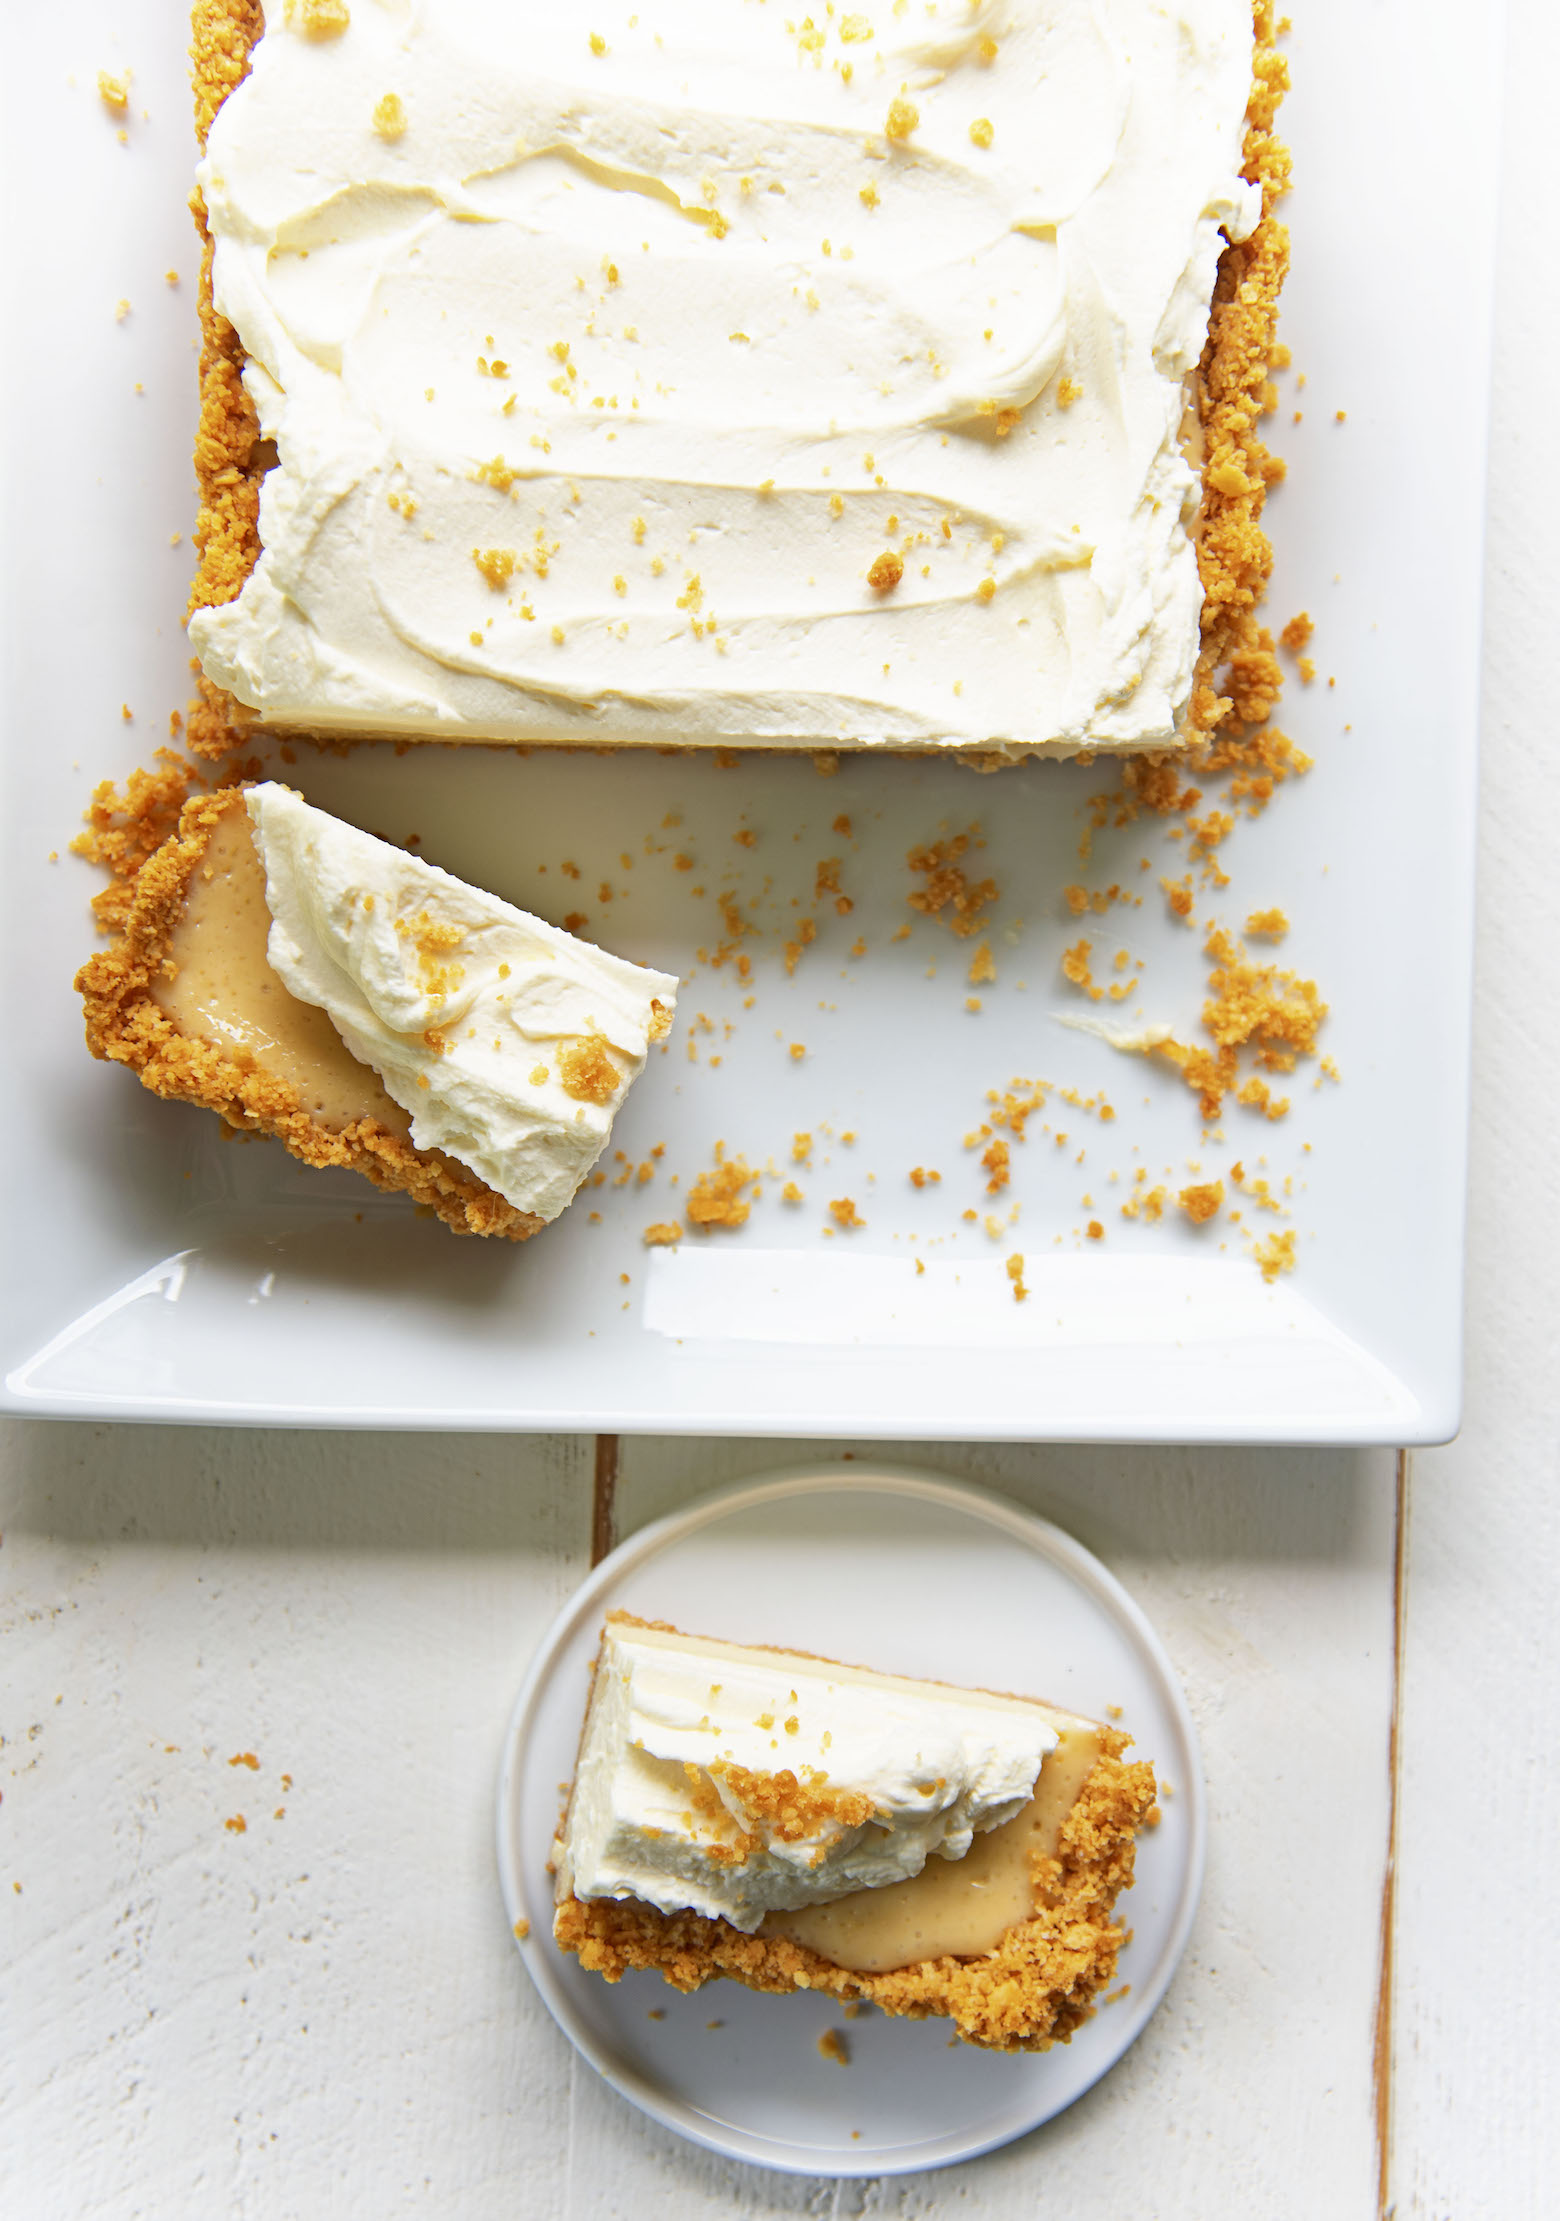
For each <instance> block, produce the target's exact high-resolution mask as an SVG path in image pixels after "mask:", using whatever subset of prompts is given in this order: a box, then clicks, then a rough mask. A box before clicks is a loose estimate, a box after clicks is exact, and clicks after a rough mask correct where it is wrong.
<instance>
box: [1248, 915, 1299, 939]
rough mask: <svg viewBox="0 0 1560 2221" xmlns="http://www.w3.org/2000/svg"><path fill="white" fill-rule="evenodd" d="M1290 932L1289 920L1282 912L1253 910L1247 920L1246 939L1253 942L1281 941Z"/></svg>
mask: <svg viewBox="0 0 1560 2221" xmlns="http://www.w3.org/2000/svg"><path fill="white" fill-rule="evenodd" d="M1288 931H1289V920H1288V919H1287V918H1286V917H1285V915H1284V913H1283V911H1282V910H1253V911H1252V913H1251V915H1250V917H1249V918H1247V920H1246V938H1247V939H1248V940H1251V941H1281V940H1282V939H1283V938H1284V935H1285V934H1286V933H1287V932H1288Z"/></svg>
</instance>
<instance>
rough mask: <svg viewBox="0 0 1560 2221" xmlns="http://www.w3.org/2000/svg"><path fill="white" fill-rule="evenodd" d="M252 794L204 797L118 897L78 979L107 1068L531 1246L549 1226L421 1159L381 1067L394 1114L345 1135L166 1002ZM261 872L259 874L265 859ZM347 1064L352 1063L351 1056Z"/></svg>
mask: <svg viewBox="0 0 1560 2221" xmlns="http://www.w3.org/2000/svg"><path fill="white" fill-rule="evenodd" d="M244 793H245V790H244V789H243V788H242V787H223V788H219V789H218V790H217V791H216V792H214V793H210V794H199V795H195V796H192V797H191V798H190V799H189V800H187V801H186V802H185V803H184V805H183V808H182V809H181V811H180V813H179V819H178V825H177V828H176V830H175V831H174V832H173V833H172V834H170V835H169V836H168V837H167V838H166V839H164V840H163V841H162V842H161V843H160V845H159V846H157V847H156V848H154V849H153V850H152V852H151V854H149V855H148V856H147V857H146V858H145V861H144V862H142V863H141V865H140V868H139V870H138V871H137V872H136V873H135V875H134V877H133V879H132V880H131V881H130V882H129V884H128V886H126V887H123V888H121V889H119V890H117V897H118V902H117V907H118V913H119V916H120V918H121V919H122V924H121V930H120V932H119V934H118V937H117V938H116V939H115V940H114V942H113V943H112V944H111V945H110V946H109V947H107V948H104V949H99V950H98V951H97V952H96V953H95V954H94V955H93V956H91V957H89V958H88V960H87V962H86V963H85V964H83V965H82V967H81V969H80V971H79V972H78V973H77V975H76V982H75V984H76V990H77V992H78V993H79V994H80V995H81V997H82V999H83V1003H84V1006H85V1018H86V1039H87V1047H88V1048H89V1049H90V1050H91V1052H92V1054H93V1055H94V1056H95V1057H98V1058H101V1059H102V1060H103V1061H105V1062H107V1063H112V1064H120V1065H123V1066H125V1067H126V1068H127V1069H128V1070H129V1071H131V1072H133V1073H134V1074H135V1076H136V1077H137V1079H139V1080H140V1082H141V1084H142V1086H143V1087H147V1088H150V1089H151V1091H152V1092H153V1093H154V1094H156V1095H162V1096H166V1097H168V1098H170V1099H171V1100H174V1101H177V1102H185V1103H193V1104H196V1105H198V1106H199V1107H200V1108H202V1109H205V1110H212V1111H215V1112H216V1113H217V1115H218V1116H219V1117H220V1118H221V1119H222V1120H223V1122H224V1124H225V1125H227V1126H229V1127H230V1128H233V1129H234V1130H236V1131H237V1132H240V1133H253V1134H269V1135H271V1136H273V1137H274V1138H275V1139H276V1140H278V1141H280V1142H281V1143H282V1144H283V1146H284V1147H285V1148H286V1149H287V1150H288V1151H289V1152H290V1154H291V1155H293V1156H294V1157H296V1158H298V1159H299V1160H300V1162H302V1163H303V1164H306V1165H310V1166H313V1167H314V1168H315V1169H317V1170H324V1169H328V1168H339V1169H343V1170H346V1171H351V1172H359V1173H361V1174H362V1175H363V1176H364V1177H365V1178H366V1179H368V1180H371V1181H372V1182H373V1183H374V1185H375V1187H378V1188H382V1189H385V1190H387V1191H389V1192H392V1193H397V1194H404V1195H408V1196H410V1197H411V1199H412V1201H413V1202H414V1203H416V1204H418V1205H419V1206H421V1207H422V1208H424V1209H426V1210H429V1211H431V1212H433V1213H434V1215H435V1216H436V1217H438V1218H440V1219H442V1220H443V1222H444V1224H445V1225H446V1226H448V1227H450V1228H451V1229H452V1230H453V1231H454V1232H455V1233H458V1234H496V1235H500V1236H502V1237H503V1238H504V1239H505V1240H508V1241H525V1240H527V1239H528V1238H529V1237H530V1236H531V1235H532V1234H535V1233H537V1232H538V1231H539V1230H540V1229H541V1227H542V1226H543V1225H544V1223H545V1221H544V1220H542V1219H541V1218H539V1217H537V1216H536V1215H535V1213H533V1212H529V1211H523V1210H520V1209H518V1208H517V1207H516V1206H515V1205H514V1204H512V1203H510V1202H508V1201H506V1199H505V1198H504V1197H503V1196H501V1195H499V1194H497V1193H496V1192H495V1191H494V1190H493V1189H492V1188H490V1187H489V1186H488V1185H487V1183H486V1182H485V1181H483V1180H482V1179H480V1178H479V1177H478V1176H477V1174H475V1173H474V1172H471V1171H470V1170H468V1169H467V1167H466V1166H464V1165H462V1164H458V1163H457V1162H456V1161H455V1160H454V1159H453V1158H450V1157H448V1156H445V1155H444V1154H443V1153H442V1152H440V1151H438V1150H431V1149H418V1148H415V1147H414V1146H413V1144H412V1143H411V1141H410V1140H409V1139H408V1138H407V1134H406V1131H405V1126H406V1121H405V1116H404V1113H401V1112H400V1111H399V1110H398V1108H397V1107H396V1106H394V1105H390V1104H389V1102H388V1098H385V1097H384V1095H383V1090H382V1089H381V1088H380V1086H379V1082H378V1079H377V1076H376V1075H375V1073H374V1072H373V1071H372V1069H371V1068H370V1067H369V1066H367V1065H359V1066H358V1069H360V1070H361V1072H362V1075H363V1086H364V1093H365V1097H366V1098H367V1099H368V1100H369V1101H370V1102H372V1101H374V1100H376V1099H377V1100H379V1101H381V1102H382V1103H384V1105H385V1106H386V1109H385V1115H384V1116H382V1117H381V1116H375V1115H373V1114H372V1113H371V1112H367V1111H365V1113H364V1114H363V1115H361V1116H356V1117H349V1118H345V1119H343V1120H342V1121H341V1122H339V1123H336V1122H333V1121H327V1120H325V1119H322V1118H320V1117H319V1116H317V1115H316V1113H315V1112H314V1111H313V1110H312V1109H311V1108H310V1107H309V1106H308V1104H307V1103H306V1101H305V1098H304V1095H303V1093H302V1092H301V1091H300V1089H299V1088H298V1087H297V1086H296V1085H294V1084H292V1083H290V1082H289V1081H288V1080H286V1079H284V1078H282V1077H280V1076H278V1075H277V1074H276V1073H274V1072H269V1071H267V1070H266V1068H265V1064H264V1061H263V1052H260V1051H257V1050H255V1049H253V1048H251V1047H248V1046H245V1045H244V1044H243V1043H240V1042H230V1043H227V1044H223V1043H221V1042H219V1041H216V1040H212V1039H210V1038H208V1037H205V1036H202V1035H195V1034H191V1033H189V1032H186V1031H184V1030H183V1029H182V1028H181V1026H180V1025H179V1024H178V1023H177V1022H176V1020H175V1018H174V1017H173V1016H171V1015H170V1013H169V1012H168V1011H167V1010H166V1009H165V1008H164V1007H163V1004H162V1003H161V1002H160V1001H159V1000H158V992H157V991H158V989H159V988H160V987H161V988H164V989H166V987H167V985H168V984H169V983H170V982H171V980H172V978H173V977H174V972H175V966H174V964H173V959H172V957H171V954H170V950H171V947H172V944H173V940H174V936H175V934H176V932H177V930H178V928H179V925H180V923H181V921H182V920H183V919H184V917H185V915H186V912H187V910H188V906H189V900H190V890H191V881H192V879H193V878H194V875H195V873H196V872H197V870H199V869H201V868H202V867H203V865H204V864H205V862H206V859H207V856H208V853H209V851H210V849H211V845H212V842H213V840H214V839H217V838H219V837H221V835H222V832H223V829H224V828H226V827H228V826H229V824H230V821H231V820H232V819H233V818H234V816H235V814H236V815H237V816H238V817H240V818H246V805H245V800H244ZM155 799H156V798H155V796H154V795H148V797H147V806H148V808H153V807H155ZM255 861H256V870H257V872H258V871H259V859H258V857H256V860H255ZM276 984H277V992H278V994H279V995H281V996H282V997H283V998H284V999H285V1000H286V1001H287V1002H288V1003H291V1004H292V1005H293V1007H294V1008H295V1009H297V1010H303V1011H309V1014H310V1017H311V1018H313V1019H317V1020H318V1021H319V1024H320V1025H321V1026H323V1027H329V1025H330V1021H329V1020H328V1019H327V1018H325V1017H324V1015H323V1013H320V1012H315V1011H312V1009H311V1006H308V1005H300V1004H297V1003H296V1001H295V998H292V997H290V996H287V994H286V990H285V988H283V987H282V986H281V983H280V981H278V982H277V983H276ZM336 1039H337V1041H338V1042H339V1036H337V1037H336ZM341 1054H342V1056H343V1057H345V1056H347V1054H348V1052H347V1051H346V1048H345V1045H344V1044H341ZM352 1061H353V1062H354V1063H356V1061H357V1060H355V1059H353V1060H352ZM397 1126H399V1128H400V1130H399V1131H398V1130H396V1129H397Z"/></svg>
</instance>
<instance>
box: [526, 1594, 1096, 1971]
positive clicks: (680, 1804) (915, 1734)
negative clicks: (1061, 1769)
mask: <svg viewBox="0 0 1560 2221" xmlns="http://www.w3.org/2000/svg"><path fill="white" fill-rule="evenodd" d="M1057 1742H1058V1736H1057V1733H1056V1730H1055V1729H1054V1728H1053V1727H1052V1726H1051V1725H1050V1724H1049V1721H1048V1719H1047V1716H1046V1714H1045V1712H1044V1711H1043V1710H1042V1708H1041V1707H1039V1706H1038V1705H1032V1704H1027V1703H1025V1702H1024V1700H1023V1699H1022V1698H1020V1697H1001V1696H991V1695H987V1694H986V1693H984V1692H983V1691H980V1690H975V1689H956V1688H950V1687H948V1686H946V1685H945V1684H943V1683H941V1682H933V1681H910V1680H905V1679H902V1678H899V1677H897V1676H894V1675H890V1674H878V1673H870V1672H868V1671H866V1670H865V1669H864V1668H862V1667H858V1666H842V1665H836V1664H833V1663H832V1662H830V1661H829V1660H826V1659H819V1658H810V1657H806V1656H804V1655H803V1654H802V1653H801V1652H798V1651H786V1650H753V1649H748V1648H745V1647H743V1646H742V1645H740V1644H736V1643H725V1642H715V1641H711V1640H709V1639H707V1638H704V1637H701V1636H695V1635H683V1634H679V1633H677V1632H675V1631H673V1630H671V1629H665V1628H660V1627H647V1626H645V1625H643V1624H642V1623H640V1622H638V1621H635V1620H630V1619H625V1618H622V1617H619V1616H616V1615H614V1617H613V1618H611V1619H609V1620H608V1622H607V1625H606V1628H605V1630H604V1632H603V1635H602V1646H601V1653H600V1656H599V1658H598V1660H597V1664H596V1672H595V1678H594V1681H593V1682H592V1686H591V1699H590V1708H589V1711H588V1712H587V1715H586V1720H585V1731H584V1735H583V1737H582V1738H581V1743H580V1754H579V1761H578V1765H577V1767H576V1770H575V1777H574V1790H573V1795H572V1797H571V1799H570V1802H569V1811H568V1817H567V1820H566V1822H565V1827H564V1833H563V1839H562V1842H561V1844H560V1846H559V1848H558V1855H557V1869H558V1877H557V1879H558V1893H559V1896H560V1898H561V1897H566V1896H567V1895H568V1894H569V1893H570V1892H571V1891H572V1892H573V1894H574V1895H575V1896H576V1897H579V1898H591V1897H637V1898H640V1899H642V1900H643V1901H644V1902H645V1903H646V1904H650V1905H655V1906H657V1907H659V1909H660V1910H661V1911H662V1912H679V1911H692V1912H698V1913H703V1914H704V1915H705V1916H706V1917H707V1918H710V1919H713V1918H715V1917H716V1916H717V1915H719V1916H723V1917H724V1918H725V1919H727V1920H729V1921H730V1922H731V1924H732V1926H733V1927H735V1928H740V1929H742V1930H743V1931H744V1932H745V1933H747V1934H751V1933H752V1932H753V1931H754V1930H755V1929H756V1928H757V1927H758V1925H759V1923H760V1921H761V1920H762V1919H763V1917H764V1915H765V1913H766V1912H772V1911H794V1910H796V1909H797V1908H799V1907H801V1906H804V1905H817V1904H824V1903H827V1902H828V1901H829V1900H831V1899H833V1898H837V1897H843V1896H847V1895H849V1894H850V1893H851V1892H852V1891H855V1890H860V1889H878V1888H881V1887H883V1886H885V1885H886V1884H888V1883H891V1882H900V1881H905V1880H907V1879H908V1878H909V1877H910V1876H911V1875H913V1874H918V1873H919V1872H920V1871H921V1868H922V1867H923V1866H924V1865H925V1863H926V1861H927V1859H928V1858H929V1857H938V1858H944V1859H958V1858H962V1857H963V1855H964V1853H965V1852H966V1851H967V1850H968V1849H969V1847H970V1844H971V1842H972V1841H973V1840H974V1837H975V1835H976V1834H977V1833H980V1832H984V1831H985V1830H987V1829H989V1828H995V1827H1000V1826H1001V1825H1002V1823H1003V1822H1004V1821H1005V1820H1011V1819H1012V1818H1013V1817H1014V1816H1015V1814H1017V1813H1018V1812H1019V1811H1020V1810H1021V1809H1022V1807H1023V1806H1024V1805H1025V1804H1026V1803H1027V1802H1028V1800H1029V1798H1030V1796H1031V1795H1032V1794H1033V1791H1034V1786H1035V1782H1036V1779H1037V1778H1038V1775H1039V1772H1040V1768H1041V1765H1042V1762H1043V1761H1044V1759H1045V1757H1046V1755H1047V1753H1048V1752H1050V1751H1052V1750H1054V1749H1055V1748H1056V1745H1057Z"/></svg>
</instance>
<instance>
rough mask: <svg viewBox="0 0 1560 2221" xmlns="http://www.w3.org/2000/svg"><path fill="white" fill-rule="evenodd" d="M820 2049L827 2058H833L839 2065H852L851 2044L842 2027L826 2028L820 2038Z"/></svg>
mask: <svg viewBox="0 0 1560 2221" xmlns="http://www.w3.org/2000/svg"><path fill="white" fill-rule="evenodd" d="M818 2050H819V2052H820V2053H821V2055H822V2056H823V2057H824V2058H825V2059H832V2060H833V2062H834V2064H835V2065H836V2066H837V2067H848V2066H849V2065H850V2045H849V2044H848V2043H847V2042H846V2040H845V2031H844V2030H843V2029H842V2028H826V2029H825V2030H824V2032H823V2034H822V2035H821V2036H820V2037H819V2038H818Z"/></svg>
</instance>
